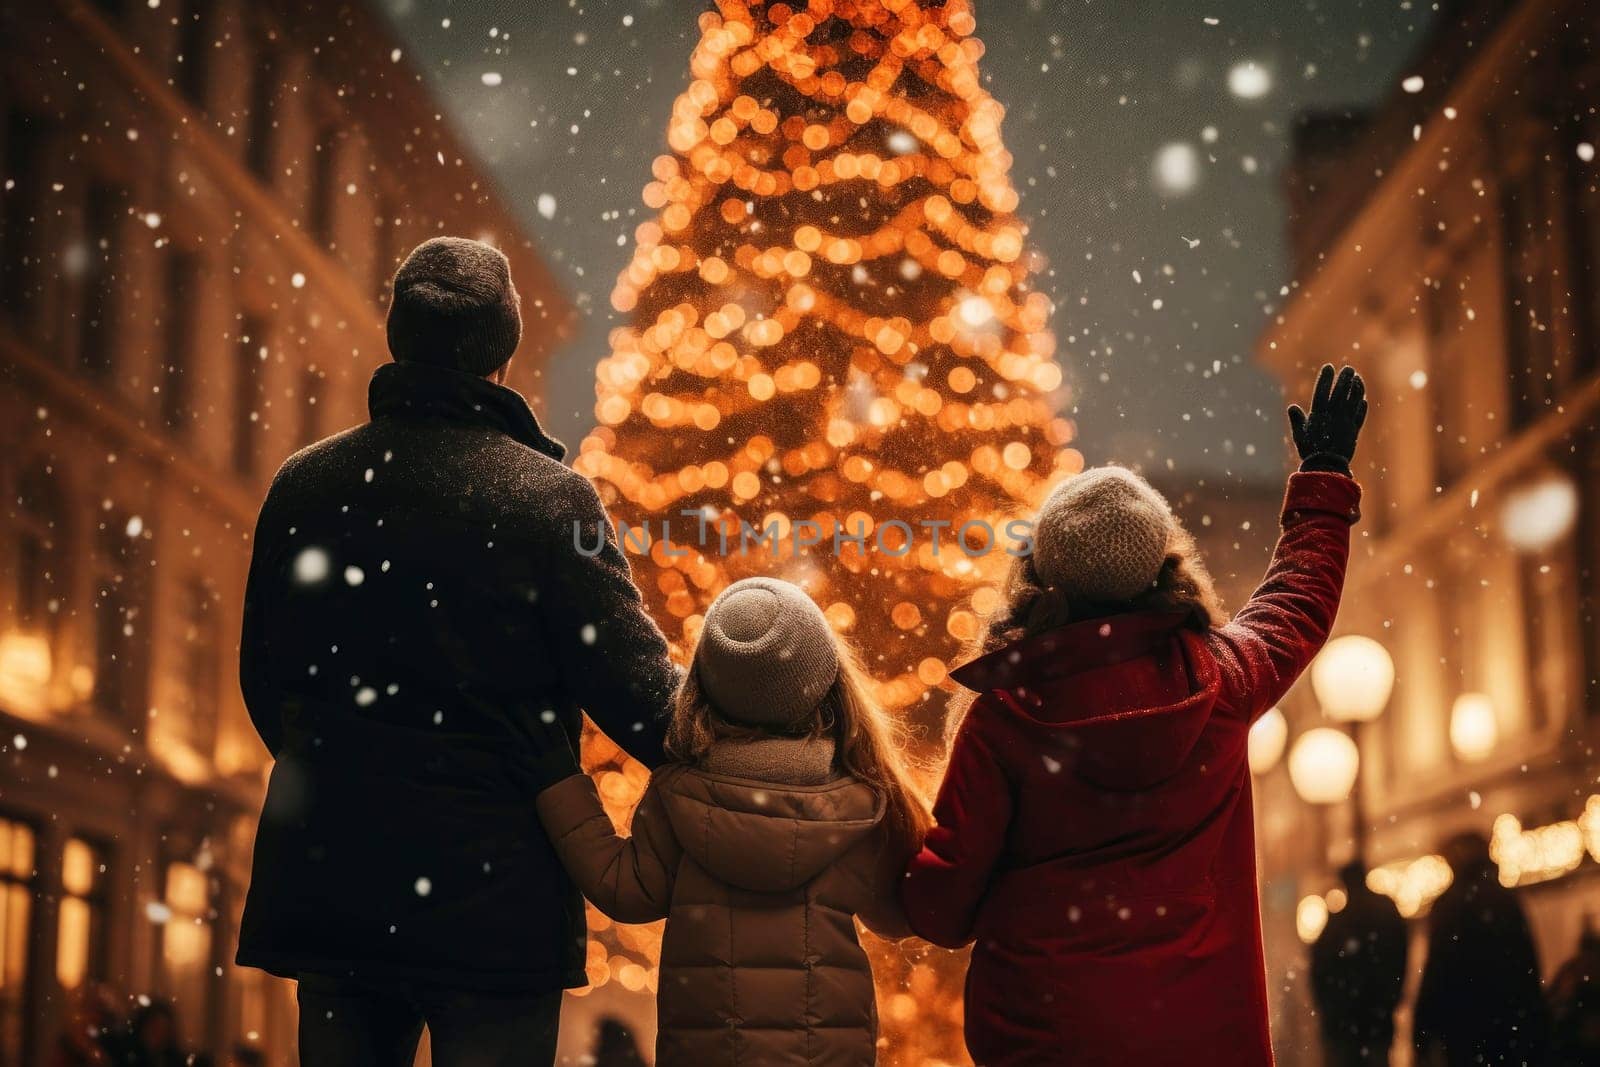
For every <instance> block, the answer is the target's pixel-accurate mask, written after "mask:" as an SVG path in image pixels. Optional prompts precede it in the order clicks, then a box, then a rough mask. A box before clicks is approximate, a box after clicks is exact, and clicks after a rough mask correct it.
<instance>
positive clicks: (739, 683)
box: [694, 578, 839, 729]
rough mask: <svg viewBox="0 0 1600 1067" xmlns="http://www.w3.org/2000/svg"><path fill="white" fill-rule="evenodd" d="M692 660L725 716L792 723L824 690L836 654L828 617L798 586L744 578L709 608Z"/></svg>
mask: <svg viewBox="0 0 1600 1067" xmlns="http://www.w3.org/2000/svg"><path fill="white" fill-rule="evenodd" d="M694 667H695V672H696V674H697V675H698V676H699V679H700V685H701V687H702V688H704V689H705V691H706V696H707V697H709V698H710V699H711V704H712V706H713V707H715V708H716V709H717V711H718V712H720V713H721V714H722V715H723V717H725V718H727V719H730V720H732V721H734V722H739V723H744V724H746V725H750V726H764V727H769V728H773V727H775V728H778V729H791V728H794V727H798V726H800V725H802V724H803V723H804V722H805V718H806V716H807V715H809V714H810V713H811V711H812V710H814V709H815V708H816V706H817V705H818V704H819V703H821V702H822V698H823V697H824V696H826V695H827V693H828V690H829V688H830V687H832V685H833V682H834V679H835V678H837V677H838V676H839V657H838V654H837V653H836V652H835V650H834V643H833V629H832V628H831V627H830V626H829V625H828V620H827V619H826V618H824V617H823V614H822V610H821V609H820V608H818V607H817V605H816V604H815V603H814V602H813V601H812V599H811V598H810V597H809V596H807V595H806V594H805V593H804V592H803V591H802V590H801V589H800V588H799V587H798V586H795V585H791V584H790V583H788V582H785V581H781V580H780V579H777V578H746V579H744V580H743V581H739V582H734V583H733V584H732V585H730V586H728V588H726V589H724V590H723V591H722V593H721V595H720V596H718V597H717V599H716V600H714V601H712V603H711V607H710V608H709V609H708V610H707V611H706V622H705V626H704V627H703V628H702V629H701V631H700V646H699V647H698V648H697V649H695V654H694Z"/></svg>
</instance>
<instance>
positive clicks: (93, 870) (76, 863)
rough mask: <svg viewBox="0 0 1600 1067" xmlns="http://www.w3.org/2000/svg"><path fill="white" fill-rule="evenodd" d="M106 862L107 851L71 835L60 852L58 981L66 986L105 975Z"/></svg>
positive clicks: (73, 987)
mask: <svg viewBox="0 0 1600 1067" xmlns="http://www.w3.org/2000/svg"><path fill="white" fill-rule="evenodd" d="M105 887H106V862H105V854H104V852H103V851H102V850H101V849H99V848H97V847H96V846H94V845H92V844H90V843H89V842H87V841H84V840H82V839H80V838H76V837H74V838H72V839H71V840H69V841H68V842H67V845H66V848H65V849H64V850H63V851H62V853H61V889H62V894H61V919H60V923H59V930H58V934H57V939H56V980H57V981H59V982H60V983H61V988H63V989H76V988H77V987H78V986H80V985H82V984H83V983H84V981H86V980H89V979H99V978H104V977H105V934H106V897H105Z"/></svg>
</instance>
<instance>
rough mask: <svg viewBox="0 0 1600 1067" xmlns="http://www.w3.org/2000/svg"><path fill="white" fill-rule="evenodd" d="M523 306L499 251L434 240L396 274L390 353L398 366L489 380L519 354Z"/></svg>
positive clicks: (457, 241)
mask: <svg viewBox="0 0 1600 1067" xmlns="http://www.w3.org/2000/svg"><path fill="white" fill-rule="evenodd" d="M521 303H522V300H521V297H519V296H518V295H517V287H516V286H515V285H513V284H512V283H511V263H510V262H509V261H508V260H507V259H506V257H505V253H504V252H501V251H500V250H499V249H498V248H495V247H494V246H493V245H486V244H484V243H483V242H482V241H469V240H467V239H466V238H465V237H435V238H432V239H431V240H427V241H424V242H422V243H421V244H420V245H418V246H417V247H416V248H415V249H413V250H412V252H411V254H410V255H409V256H407V257H406V261H405V262H404V263H402V264H400V269H399V270H398V271H396V272H395V276H394V296H393V298H392V299H391V301H390V303H389V322H388V336H389V351H390V352H391V353H392V354H393V355H394V358H395V359H396V360H398V361H399V362H401V363H431V364H433V365H435V366H439V367H448V368H450V369H451V370H458V371H464V372H465V373H467V374H473V375H476V376H478V377H480V378H482V377H486V376H487V375H489V374H490V373H492V372H494V371H496V370H498V369H500V368H501V367H502V366H504V365H505V362H506V360H508V359H510V358H511V354H512V353H513V352H515V351H516V350H517V342H518V341H520V340H521V339H522V312H521V310H520V308H521Z"/></svg>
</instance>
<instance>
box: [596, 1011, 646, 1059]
mask: <svg viewBox="0 0 1600 1067" xmlns="http://www.w3.org/2000/svg"><path fill="white" fill-rule="evenodd" d="M594 1067H644V1054H643V1053H641V1052H640V1051H639V1039H638V1038H637V1037H635V1036H634V1034H633V1028H632V1027H631V1026H629V1025H628V1024H627V1023H625V1022H623V1021H622V1020H621V1019H619V1018H617V1017H616V1016H614V1015H607V1016H606V1017H605V1018H603V1019H601V1020H600V1027H599V1029H598V1030H597V1031H596V1032H595V1035H594Z"/></svg>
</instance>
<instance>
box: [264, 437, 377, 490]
mask: <svg viewBox="0 0 1600 1067" xmlns="http://www.w3.org/2000/svg"><path fill="white" fill-rule="evenodd" d="M370 425H371V424H370V423H361V424H359V425H356V426H350V427H347V428H346V429H343V430H340V431H339V432H338V433H335V434H331V435H329V436H327V437H324V438H323V439H322V440H320V441H313V442H312V443H311V444H309V445H306V446H305V447H303V448H299V449H296V450H295V451H294V452H292V453H290V454H289V458H288V459H286V460H284V461H283V463H281V464H280V465H279V466H278V473H277V474H275V475H273V476H272V488H273V489H280V488H286V487H288V486H292V485H293V484H294V483H295V482H297V481H300V480H303V479H305V478H307V477H309V476H311V475H313V474H314V473H315V472H316V471H317V470H319V469H321V468H324V467H327V466H328V465H330V464H332V463H336V462H337V461H338V460H339V458H340V457H341V456H343V455H344V454H345V453H346V452H348V451H349V450H350V448H351V447H352V446H353V445H354V444H355V443H356V442H357V441H358V440H359V438H360V437H361V435H362V434H363V432H364V431H366V430H367V429H368V428H369V427H370Z"/></svg>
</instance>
